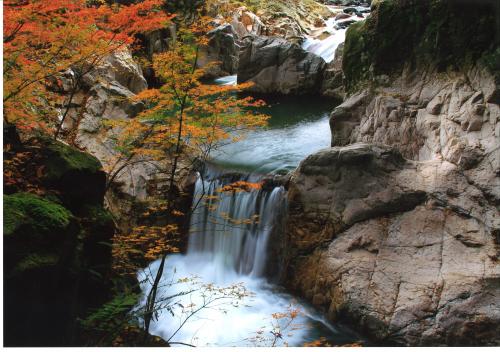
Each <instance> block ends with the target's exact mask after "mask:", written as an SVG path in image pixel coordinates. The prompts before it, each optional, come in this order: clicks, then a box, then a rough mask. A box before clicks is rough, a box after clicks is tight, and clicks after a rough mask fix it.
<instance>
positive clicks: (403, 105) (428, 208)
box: [285, 67, 500, 346]
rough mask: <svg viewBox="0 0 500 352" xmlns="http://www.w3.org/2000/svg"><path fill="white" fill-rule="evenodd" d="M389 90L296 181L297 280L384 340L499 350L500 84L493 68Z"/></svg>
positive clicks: (339, 111) (344, 120)
mask: <svg viewBox="0 0 500 352" xmlns="http://www.w3.org/2000/svg"><path fill="white" fill-rule="evenodd" d="M380 81H381V82H382V81H384V82H385V83H384V86H381V85H378V86H377V87H376V88H375V89H374V90H371V91H370V90H364V91H360V92H357V93H355V94H353V95H351V96H350V97H349V98H348V99H347V100H345V102H344V103H343V104H341V105H340V106H339V107H337V108H336V109H335V110H334V111H333V113H332V115H331V120H330V126H331V130H332V145H333V147H332V148H330V149H325V150H322V151H320V152H318V153H316V154H314V155H311V156H309V157H308V158H306V159H305V160H304V161H303V162H302V163H301V165H300V166H299V168H298V169H297V170H296V171H295V173H294V174H293V176H292V177H291V180H290V186H289V187H290V190H289V204H290V207H289V218H288V220H287V232H286V239H287V244H286V251H285V252H287V253H288V254H287V258H288V262H287V268H288V272H287V282H288V284H289V285H290V286H291V287H292V288H293V289H296V290H298V291H299V292H302V294H303V295H304V296H305V297H307V298H308V299H310V300H311V301H312V302H313V304H315V305H317V306H321V307H323V308H324V309H325V311H327V312H328V315H329V317H330V318H331V319H337V318H345V319H346V320H348V321H349V322H351V323H353V324H355V325H356V326H358V327H360V328H362V329H363V330H364V331H366V332H367V333H368V334H369V335H371V336H372V337H374V338H376V339H378V340H382V341H386V342H390V343H399V344H403V345H423V346H425V345H498V344H499V343H500V339H499V337H498V336H500V328H499V326H500V264H499V258H500V247H499V245H500V240H499V234H500V213H499V208H498V207H499V205H500V177H499V176H500V107H499V105H498V103H499V102H498V100H497V99H496V94H497V93H496V92H498V86H497V85H496V84H495V80H494V78H493V77H492V76H491V75H490V74H489V73H488V72H487V71H486V70H484V69H481V68H479V67H475V68H472V69H470V70H469V71H468V72H467V73H466V74H458V73H456V74H451V73H448V74H447V75H446V76H444V75H439V74H436V73H435V72H428V73H426V74H418V75H417V74H414V75H409V74H406V75H403V77H402V78H400V79H399V80H394V81H393V82H391V83H390V84H389V83H388V82H389V78H388V77H380Z"/></svg>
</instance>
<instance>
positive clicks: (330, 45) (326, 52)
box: [302, 6, 368, 63]
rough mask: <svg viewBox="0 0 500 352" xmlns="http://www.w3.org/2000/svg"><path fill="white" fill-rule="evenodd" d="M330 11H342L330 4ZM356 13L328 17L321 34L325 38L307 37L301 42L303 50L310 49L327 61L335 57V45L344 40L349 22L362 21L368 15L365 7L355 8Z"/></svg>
mask: <svg viewBox="0 0 500 352" xmlns="http://www.w3.org/2000/svg"><path fill="white" fill-rule="evenodd" d="M329 8H330V9H331V10H332V12H334V13H336V12H338V11H342V8H341V7H336V6H330V7H329ZM356 10H357V13H358V14H352V16H350V17H348V18H341V19H335V17H332V18H329V19H328V20H326V21H325V28H324V30H323V33H322V34H323V36H324V35H325V34H326V38H323V39H318V38H315V37H308V38H306V40H305V41H304V43H303V44H302V48H303V49H304V50H307V51H310V52H312V53H314V54H316V55H318V56H321V57H322V58H323V59H324V60H325V61H326V62H327V63H329V62H332V61H333V60H334V59H335V51H336V50H337V47H338V46H339V45H340V44H341V43H343V42H344V41H345V33H346V31H347V27H348V25H349V24H350V23H353V22H358V21H362V20H364V19H365V18H366V16H367V15H368V13H367V12H366V11H367V8H363V7H358V8H356Z"/></svg>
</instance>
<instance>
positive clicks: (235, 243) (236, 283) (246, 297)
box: [138, 21, 362, 347]
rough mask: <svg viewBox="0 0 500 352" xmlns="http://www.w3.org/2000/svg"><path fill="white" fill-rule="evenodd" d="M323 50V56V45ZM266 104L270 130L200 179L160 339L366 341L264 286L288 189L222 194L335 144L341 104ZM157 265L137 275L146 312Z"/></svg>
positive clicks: (170, 261) (224, 152)
mask: <svg viewBox="0 0 500 352" xmlns="http://www.w3.org/2000/svg"><path fill="white" fill-rule="evenodd" d="M330 22H331V23H334V22H333V21H330ZM337 35H338V36H339V37H340V38H333V39H330V41H329V42H328V48H329V49H328V50H327V51H326V52H328V55H330V56H329V57H331V52H332V50H333V52H334V51H335V49H336V46H337V45H338V44H339V43H340V42H342V41H343V35H344V33H343V31H338V33H337ZM335 36H336V35H335V34H334V35H332V36H331V37H335ZM327 39H328V38H327ZM312 41H313V40H312ZM332 42H335V43H336V44H335V45H332V44H331V43H332ZM315 43H316V49H317V50H321V53H325V47H324V46H323V45H321V44H322V43H321V42H315ZM312 44H314V43H312ZM312 44H311V43H309V45H312ZM323 44H325V43H323ZM325 45H326V44H325ZM312 48H313V49H314V46H313V47H312ZM321 53H318V54H321ZM332 58H333V57H332ZM235 82H236V76H228V77H223V78H220V79H218V80H216V83H217V84H220V85H225V84H234V83H235ZM266 102H267V103H268V106H267V107H265V108H263V111H262V112H264V113H266V114H268V115H270V116H271V118H270V120H269V124H268V126H267V127H266V128H262V129H259V130H257V131H254V132H251V133H249V134H248V135H247V136H246V138H245V139H243V140H241V141H238V142H236V143H232V144H229V145H226V146H224V147H223V148H221V149H219V150H217V151H216V152H215V153H213V154H212V160H211V163H210V165H208V164H207V165H206V167H205V170H203V171H201V172H200V176H199V178H198V180H197V183H196V187H195V196H194V201H193V205H197V206H196V207H195V210H194V211H193V214H192V216H191V225H190V237H189V243H188V250H187V253H185V254H173V255H169V256H168V258H167V262H166V267H165V268H164V272H163V277H162V282H161V288H160V292H159V297H160V298H163V299H164V300H163V301H162V303H161V304H164V306H163V309H161V310H160V311H159V314H158V316H157V318H156V319H154V321H153V322H152V323H151V327H150V333H151V334H153V335H157V336H160V337H162V338H163V339H165V340H170V341H171V342H173V341H174V342H180V343H183V344H189V345H194V346H219V347H223V346H226V347H227V346H303V345H304V344H306V343H308V342H312V341H315V340H317V339H319V338H320V337H323V338H324V339H325V340H326V341H328V342H329V343H330V344H331V345H342V344H347V343H353V342H358V341H360V340H361V341H362V338H361V337H360V336H358V335H357V334H355V333H353V332H352V331H350V330H349V329H347V328H345V327H342V326H339V325H332V324H331V323H329V322H327V321H326V319H325V318H324V316H323V313H320V312H318V311H317V310H315V309H314V308H312V307H311V306H310V305H309V304H307V303H306V302H303V301H301V300H300V299H298V298H297V297H294V296H293V295H291V294H290V293H287V292H286V290H285V289H284V288H283V287H281V286H279V285H277V284H276V283H273V282H272V281H271V280H270V279H269V278H267V277H266V275H265V273H266V270H265V269H266V265H269V260H268V259H269V258H268V256H267V248H268V245H269V238H270V234H271V232H272V231H278V232H279V231H282V230H283V229H282V228H281V226H282V225H281V224H282V221H280V220H281V219H282V218H283V217H284V216H286V207H287V204H286V203H287V201H286V198H287V194H286V190H285V189H284V188H283V187H282V186H277V187H275V188H273V189H259V190H253V191H250V192H236V193H221V192H220V188H222V187H223V186H225V185H227V184H229V183H231V182H234V181H237V180H245V181H249V182H257V181H259V180H260V179H261V178H262V177H263V176H264V175H266V174H285V173H287V172H289V171H290V170H293V169H294V168H296V167H297V166H298V164H299V162H300V161H301V160H302V159H304V158H305V157H306V156H307V155H309V154H311V153H314V152H315V151H317V150H319V149H321V148H325V147H328V146H329V145H330V129H329V124H328V117H329V113H330V112H331V110H332V108H333V107H334V106H335V102H332V101H325V100H313V99H311V98H307V99H298V98H295V97H294V98H283V97H281V98H272V97H271V98H270V97H267V98H266ZM158 265H159V261H155V262H153V263H151V264H150V265H149V267H148V268H146V269H144V270H142V271H140V272H139V273H138V279H139V281H140V282H141V288H142V291H143V292H144V297H143V298H142V300H141V302H139V304H138V305H139V306H142V305H144V303H145V296H146V294H147V293H148V292H149V290H150V288H151V280H150V279H149V280H148V278H150V277H151V276H152V273H153V274H154V273H156V272H157V270H158ZM174 346H175V345H174Z"/></svg>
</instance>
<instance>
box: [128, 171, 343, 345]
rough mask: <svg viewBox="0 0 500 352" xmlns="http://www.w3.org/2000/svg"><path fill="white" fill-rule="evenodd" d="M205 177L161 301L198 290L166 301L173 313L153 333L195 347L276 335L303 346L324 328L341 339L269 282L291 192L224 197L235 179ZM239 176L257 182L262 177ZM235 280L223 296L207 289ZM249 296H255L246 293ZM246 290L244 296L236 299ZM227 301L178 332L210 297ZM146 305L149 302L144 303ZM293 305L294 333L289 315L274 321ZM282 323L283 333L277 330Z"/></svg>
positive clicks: (262, 341)
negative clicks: (272, 250)
mask: <svg viewBox="0 0 500 352" xmlns="http://www.w3.org/2000/svg"><path fill="white" fill-rule="evenodd" d="M206 178H207V179H206V180H202V179H201V178H199V179H198V181H197V183H196V190H195V198H194V204H200V205H199V206H198V207H197V208H196V210H195V211H194V213H193V215H192V218H191V232H192V233H191V235H190V239H189V249H188V252H187V254H186V255H170V256H169V257H168V258H167V264H166V267H165V269H164V271H163V277H162V287H161V289H160V291H159V297H160V298H162V297H169V296H172V295H175V294H176V293H178V292H188V291H190V290H192V289H196V290H197V291H195V292H192V293H189V294H186V295H183V296H181V297H177V298H174V299H170V300H168V301H167V302H168V305H169V306H170V307H171V313H172V314H171V313H170V312H169V311H168V310H167V309H163V311H162V312H161V313H160V315H159V317H158V319H157V320H154V321H153V322H152V324H151V327H150V332H151V333H152V334H153V335H157V336H161V337H162V338H164V339H165V340H168V339H170V337H171V336H172V335H174V337H173V338H172V339H171V341H175V342H182V343H187V344H191V345H195V346H270V345H272V344H273V341H274V335H273V334H272V332H271V331H274V332H276V331H279V332H280V333H282V334H283V338H279V339H277V340H276V341H274V342H275V344H276V345H277V346H280V345H283V344H285V343H287V344H288V345H290V346H301V345H303V344H304V343H305V342H307V341H312V340H314V339H315V338H317V337H318V335H317V329H318V326H321V327H322V328H323V330H325V331H327V334H328V335H330V336H331V335H338V336H339V339H342V338H343V337H342V335H341V334H340V333H339V332H338V331H337V330H336V329H335V328H334V327H332V326H330V325H329V324H328V323H326V322H325V321H324V319H323V318H322V317H321V316H320V315H318V314H317V313H315V312H314V310H311V309H310V308H308V307H307V306H305V305H302V304H300V303H298V302H296V301H295V300H294V299H293V297H292V296H290V295H288V294H285V293H282V292H279V289H278V288H277V287H275V286H273V285H272V284H270V283H268V282H267V280H266V279H265V278H264V277H263V274H264V270H265V265H266V263H267V260H266V259H267V258H266V253H267V245H268V241H269V237H270V235H271V231H272V230H273V229H275V227H276V226H278V224H277V223H276V220H277V219H280V218H281V217H282V216H283V212H284V210H285V209H286V192H285V190H284V189H283V188H282V187H276V188H274V189H272V190H270V191H264V190H255V191H252V192H239V193H235V194H232V193H230V194H220V193H219V190H220V188H221V187H223V186H224V185H225V184H227V183H230V182H232V181H234V177H233V179H231V180H229V179H228V177H224V176H223V175H217V173H214V172H213V171H212V172H209V173H207V175H206ZM241 178H242V179H247V180H248V181H256V180H258V178H256V177H253V178H252V177H251V178H244V177H241ZM206 195H208V197H207V196H206ZM211 196H214V197H213V198H212V197H211ZM198 202H199V203H198ZM226 215H227V217H226ZM254 215H258V219H259V221H258V223H257V224H243V225H235V224H232V223H231V221H229V220H228V217H229V218H230V219H233V220H234V219H241V220H244V219H251V218H253V216H254ZM158 266H159V261H156V262H154V263H152V264H151V265H150V266H149V267H148V268H147V269H145V270H144V271H142V272H140V273H139V275H138V278H139V281H140V282H141V288H142V291H143V292H145V293H147V292H149V290H150V288H151V277H153V275H152V274H151V273H156V272H157V270H158ZM236 283H239V284H242V286H235V287H232V288H231V289H229V290H228V289H226V290H224V289H222V291H219V290H218V289H213V288H210V287H208V288H207V286H205V285H206V284H214V285H216V286H217V287H228V286H231V285H234V284H236ZM243 287H244V288H243ZM235 291H236V292H235ZM248 292H251V293H252V294H251V295H246V293H248ZM242 293H244V295H243V297H241V298H236V297H235V294H236V296H237V294H242ZM222 296H224V297H225V298H221V299H219V300H217V301H214V302H213V303H212V305H211V306H210V307H209V308H205V309H202V310H201V311H200V312H198V313H196V314H195V315H193V316H192V317H191V318H189V319H188V320H187V322H186V323H185V325H184V326H183V327H182V328H181V329H180V330H179V332H177V333H176V334H174V332H175V331H176V330H177V328H178V327H179V326H181V324H182V323H183V321H185V319H186V318H187V317H188V315H189V314H190V313H191V312H192V311H193V309H197V308H199V307H201V306H202V305H203V304H204V302H207V300H209V299H210V297H212V298H213V297H222ZM144 304H145V297H144V298H143V300H142V302H140V303H139V306H143V305H144ZM186 307H191V308H186ZM290 307H292V309H299V310H300V312H301V313H300V314H299V316H298V317H297V318H296V319H295V320H294V321H293V324H292V325H291V326H290V327H289V328H285V326H286V325H287V323H288V322H289V321H290V318H289V317H285V318H281V319H278V320H275V319H273V317H272V315H273V314H274V313H286V312H287V311H289V309H290ZM278 322H279V328H277V327H276V326H277V325H276V324H277V323H278ZM295 328H297V329H296V330H295ZM174 346H175V345H174Z"/></svg>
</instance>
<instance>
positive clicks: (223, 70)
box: [198, 24, 240, 77]
mask: <svg viewBox="0 0 500 352" xmlns="http://www.w3.org/2000/svg"><path fill="white" fill-rule="evenodd" d="M207 35H208V36H209V38H210V39H209V42H208V46H206V47H203V48H201V50H200V52H199V55H198V66H199V67H206V70H207V73H206V76H207V77H221V76H228V75H232V74H235V73H236V71H237V69H238V54H239V49H240V48H239V45H238V35H237V34H236V32H235V30H234V28H233V26H232V25H231V24H223V25H220V26H219V27H217V28H215V29H214V30H212V31H210V32H209V33H208V34H207ZM207 65H210V66H207Z"/></svg>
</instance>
